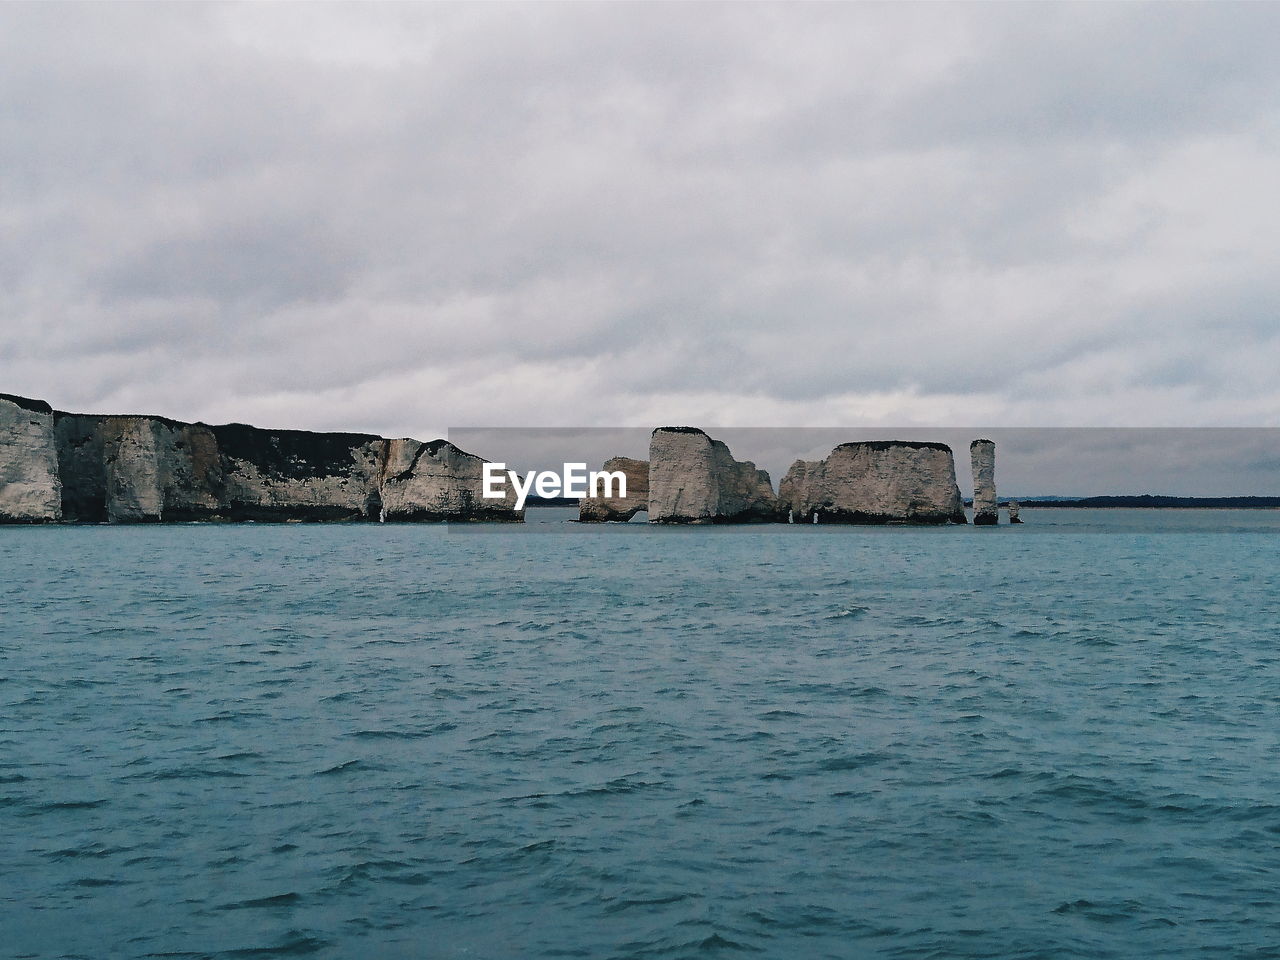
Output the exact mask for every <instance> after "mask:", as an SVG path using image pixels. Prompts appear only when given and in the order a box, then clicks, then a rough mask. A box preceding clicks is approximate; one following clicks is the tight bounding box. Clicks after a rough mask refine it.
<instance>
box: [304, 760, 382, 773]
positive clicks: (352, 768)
mask: <svg viewBox="0 0 1280 960" xmlns="http://www.w3.org/2000/svg"><path fill="white" fill-rule="evenodd" d="M376 769H379V768H378V767H377V766H376V765H374V764H370V763H367V762H365V761H364V760H348V761H346V762H345V763H339V764H335V765H334V766H332V767H327V768H325V769H324V770H318V771H316V773H314V774H312V776H316V777H331V776H336V775H338V774H342V773H354V772H356V771H358V770H376Z"/></svg>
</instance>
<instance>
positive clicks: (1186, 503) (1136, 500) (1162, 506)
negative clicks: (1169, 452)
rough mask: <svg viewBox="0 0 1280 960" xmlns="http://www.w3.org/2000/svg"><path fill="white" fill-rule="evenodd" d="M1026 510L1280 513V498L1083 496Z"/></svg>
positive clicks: (1030, 504)
mask: <svg viewBox="0 0 1280 960" xmlns="http://www.w3.org/2000/svg"><path fill="white" fill-rule="evenodd" d="M1018 502H1019V503H1020V504H1021V505H1022V506H1023V508H1025V509H1036V510H1043V509H1059V508H1063V509H1094V510H1106V509H1125V510H1132V509H1135V508H1137V509H1147V510H1280V497H1165V496H1155V495H1152V494H1144V495H1142V496H1136V497H1082V498H1080V499H1078V500H1033V499H1027V500H1020V501H1018Z"/></svg>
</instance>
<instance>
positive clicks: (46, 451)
mask: <svg viewBox="0 0 1280 960" xmlns="http://www.w3.org/2000/svg"><path fill="white" fill-rule="evenodd" d="M61 519H62V480H61V479H60V477H59V475H58V449H57V444H56V442H55V439H54V432H53V409H52V408H51V407H50V406H49V405H48V404H47V403H44V402H43V401H40V400H28V399H27V398H25V397H14V396H10V395H9V394H0V523H44V522H48V521H51V520H61Z"/></svg>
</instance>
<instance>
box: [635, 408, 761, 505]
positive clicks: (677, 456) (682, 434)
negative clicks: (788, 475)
mask: <svg viewBox="0 0 1280 960" xmlns="http://www.w3.org/2000/svg"><path fill="white" fill-rule="evenodd" d="M785 517H786V511H785V510H783V509H782V507H781V505H780V504H779V502H778V497H777V495H776V494H775V493H774V492H773V485H772V484H771V483H770V482H769V474H767V473H766V472H765V471H763V470H757V469H756V465H755V464H754V463H751V462H740V461H738V460H735V459H734V458H733V454H732V453H730V452H729V448H728V447H727V446H725V445H724V444H723V443H721V442H720V441H719V440H712V439H711V438H710V437H709V436H707V434H706V433H705V432H703V431H702V430H699V429H698V428H696V427H659V428H658V429H657V430H654V431H653V435H652V437H651V438H650V440H649V522H650V523H774V522H777V521H778V520H781V519H785Z"/></svg>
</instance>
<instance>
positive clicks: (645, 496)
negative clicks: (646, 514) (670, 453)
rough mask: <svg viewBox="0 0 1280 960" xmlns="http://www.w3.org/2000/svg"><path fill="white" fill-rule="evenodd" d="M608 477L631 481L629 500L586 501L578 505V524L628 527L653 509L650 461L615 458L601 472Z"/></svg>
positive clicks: (607, 461)
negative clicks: (613, 523)
mask: <svg viewBox="0 0 1280 960" xmlns="http://www.w3.org/2000/svg"><path fill="white" fill-rule="evenodd" d="M600 469H601V470H602V471H604V472H608V473H621V474H623V476H625V477H626V478H627V495H626V496H625V497H583V498H582V499H581V500H579V501H578V520H579V521H581V522H583V523H598V522H603V521H609V520H612V521H616V522H622V523H625V522H626V521H627V520H630V519H631V518H632V517H634V516H635V515H636V514H637V513H640V512H641V511H642V510H648V509H649V461H648V460H633V459H632V458H631V457H614V458H612V459H611V460H606V461H605V463H604V466H603V467H601V468H600Z"/></svg>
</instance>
